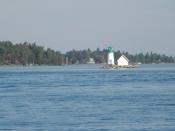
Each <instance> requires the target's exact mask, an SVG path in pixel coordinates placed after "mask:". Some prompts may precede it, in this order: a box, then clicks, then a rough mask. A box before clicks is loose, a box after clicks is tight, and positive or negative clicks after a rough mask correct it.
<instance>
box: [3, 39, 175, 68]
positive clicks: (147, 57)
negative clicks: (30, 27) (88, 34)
mask: <svg viewBox="0 0 175 131" xmlns="http://www.w3.org/2000/svg"><path fill="white" fill-rule="evenodd" d="M108 52H109V50H106V49H104V50H100V49H99V48H97V49H96V50H95V51H91V50H90V49H87V50H72V51H68V52H66V53H65V54H61V52H59V51H54V50H52V49H50V48H48V49H44V48H43V47H42V46H37V45H36V44H35V43H28V42H24V43H18V44H13V43H12V42H10V41H0V65H31V64H32V65H62V64H65V63H66V64H85V63H87V61H89V59H90V58H93V59H94V61H95V62H96V63H106V60H107V53H108ZM122 54H124V55H125V56H126V57H127V58H128V59H129V60H130V62H131V63H138V62H141V63H146V64H147V63H162V62H163V63H174V62H175V58H173V57H172V56H170V57H169V56H166V55H160V54H156V53H153V52H150V53H149V52H147V53H146V54H143V53H139V54H135V55H131V54H129V53H128V52H121V51H116V52H114V56H115V61H117V59H118V58H119V57H120V56H121V55H122Z"/></svg>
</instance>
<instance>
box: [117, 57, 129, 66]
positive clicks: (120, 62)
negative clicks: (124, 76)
mask: <svg viewBox="0 0 175 131" xmlns="http://www.w3.org/2000/svg"><path fill="white" fill-rule="evenodd" d="M117 65H118V66H128V65H129V59H128V58H127V57H126V56H124V55H122V56H121V57H120V58H119V59H118V60H117Z"/></svg>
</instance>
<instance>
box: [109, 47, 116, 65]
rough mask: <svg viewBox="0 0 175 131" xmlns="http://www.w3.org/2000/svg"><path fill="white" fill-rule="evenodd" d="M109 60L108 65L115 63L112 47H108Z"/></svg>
mask: <svg viewBox="0 0 175 131" xmlns="http://www.w3.org/2000/svg"><path fill="white" fill-rule="evenodd" d="M107 50H108V60H107V64H108V65H115V63H114V52H113V50H112V47H108V49H107Z"/></svg>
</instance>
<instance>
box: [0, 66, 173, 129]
mask: <svg viewBox="0 0 175 131" xmlns="http://www.w3.org/2000/svg"><path fill="white" fill-rule="evenodd" d="M0 130H16V131H33V130H39V131H43V130H46V131H50V130H53V131H175V65H174V64H162V65H142V66H141V67H140V68H135V69H120V70H107V69H102V68H101V65H80V66H78V65H77V66H61V67H56V66H55V67H0Z"/></svg>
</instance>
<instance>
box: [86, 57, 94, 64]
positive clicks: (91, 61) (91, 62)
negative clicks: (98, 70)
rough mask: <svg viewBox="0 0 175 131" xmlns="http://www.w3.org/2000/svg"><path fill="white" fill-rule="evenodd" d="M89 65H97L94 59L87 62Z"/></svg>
mask: <svg viewBox="0 0 175 131" xmlns="http://www.w3.org/2000/svg"><path fill="white" fill-rule="evenodd" d="M87 64H95V61H94V59H93V58H89V61H88V62H87Z"/></svg>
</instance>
